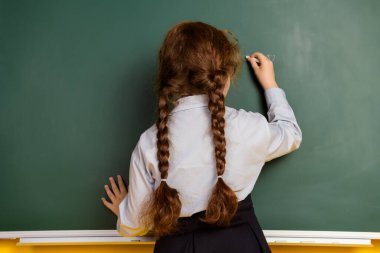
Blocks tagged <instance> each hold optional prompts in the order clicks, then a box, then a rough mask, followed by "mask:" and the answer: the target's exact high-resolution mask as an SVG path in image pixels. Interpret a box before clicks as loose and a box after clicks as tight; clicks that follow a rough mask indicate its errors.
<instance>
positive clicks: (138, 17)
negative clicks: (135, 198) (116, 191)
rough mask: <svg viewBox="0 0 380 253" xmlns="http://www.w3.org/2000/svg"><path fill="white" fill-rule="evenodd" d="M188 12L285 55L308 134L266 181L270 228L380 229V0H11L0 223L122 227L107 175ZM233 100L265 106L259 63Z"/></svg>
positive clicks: (131, 137) (289, 90) (1, 63)
mask: <svg viewBox="0 0 380 253" xmlns="http://www.w3.org/2000/svg"><path fill="white" fill-rule="evenodd" d="M182 20H193V21H195V20H197V21H198V20H199V21H203V22H206V23H209V24H211V25H214V26H216V27H218V28H220V29H229V30H231V31H232V32H234V33H235V35H236V37H237V38H238V39H239V43H240V46H241V50H242V57H244V55H245V54H250V53H253V52H255V51H261V52H263V53H265V54H274V55H275V60H274V65H275V70H276V79H277V82H278V84H279V86H280V87H282V88H283V89H284V90H285V92H286V95H287V98H288V100H289V103H290V104H291V106H292V108H293V110H294V112H295V114H296V117H297V120H298V122H299V124H300V127H301V129H302V131H303V142H302V144H301V146H300V149H299V150H297V151H296V152H294V153H291V154H289V155H287V156H283V157H281V158H278V159H276V160H273V161H271V162H268V163H267V164H266V165H265V166H264V168H263V171H262V173H261V175H260V178H259V180H258V182H257V184H256V185H255V188H254V190H253V192H252V198H253V202H254V205H255V210H256V214H257V216H258V218H259V220H260V222H261V224H262V227H263V229H273V230H329V231H373V232H380V215H379V214H380V187H379V185H380V184H379V183H380V157H379V154H380V152H379V148H380V131H379V129H380V109H379V108H380V99H379V94H380V85H379V80H380V71H379V66H380V50H379V45H380V26H379V24H380V2H379V1H377V0H361V1H360V0H356V1H354V0H332V1H314V0H308V1H301V0H299V1H296V0H287V1H284V0H266V1H253V0H250V1H248V0H237V1H228V0H222V1H211V0H194V1H174V0H170V1H169V0H167V1H146V0H144V1H115V0H113V1H93V0H91V1H90V0H88V1H84V0H79V1H78V0H68V1H47V0H46V1H11V0H8V1H4V0H3V1H0V199H1V204H0V231H24V230H66V229H70V230H71V229H78V230H87V229H115V224H116V217H115V216H114V215H113V214H112V213H111V212H110V211H109V210H108V209H106V208H105V207H104V206H103V204H102V202H101V200H100V197H101V196H106V194H105V192H104V189H103V185H104V184H107V183H108V177H109V176H116V175H117V174H120V175H122V176H123V177H124V179H125V181H126V182H127V180H128V167H129V162H130V155H131V152H132V150H133V148H134V146H135V144H136V143H137V141H138V138H139V136H140V134H141V133H142V132H143V131H145V130H146V129H147V128H148V127H150V126H151V125H152V124H153V123H154V120H155V118H154V109H155V101H156V100H155V97H154V93H153V88H152V87H153V82H154V77H155V73H156V70H157V62H156V59H157V52H158V49H159V47H160V45H161V43H162V40H163V38H164V36H165V33H166V32H167V30H168V29H169V28H170V27H171V26H173V25H174V24H176V23H177V22H180V21H182ZM226 104H227V105H228V106H231V107H235V108H244V109H246V110H251V111H258V112H260V113H262V114H264V115H266V106H265V100H264V98H263V92H262V90H261V88H260V86H259V85H258V84H257V83H256V82H255V80H254V78H253V72H252V70H251V68H250V66H249V65H248V63H246V62H245V63H244V68H243V72H242V75H241V78H240V79H239V80H238V81H237V82H236V87H233V88H231V90H230V91H229V94H228V97H227V100H226Z"/></svg>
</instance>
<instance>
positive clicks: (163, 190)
mask: <svg viewBox="0 0 380 253" xmlns="http://www.w3.org/2000/svg"><path fill="white" fill-rule="evenodd" d="M158 60H159V61H158V63H159V65H158V75H157V77H156V86H155V92H156V93H157V98H158V108H157V121H156V126H157V160H158V168H159V170H160V172H161V178H162V179H165V178H167V176H168V170H169V129H168V126H167V123H168V119H169V113H170V110H171V109H172V108H174V107H175V106H176V105H177V99H178V98H181V97H184V96H189V95H197V94H207V95H208V97H209V103H208V108H209V111H210V113H211V122H210V124H211V129H212V134H213V141H214V145H215V159H216V171H217V175H223V173H224V169H225V164H226V161H225V157H226V140H225V136H224V126H225V121H224V113H225V107H224V100H225V97H224V94H223V89H224V86H225V84H226V83H227V81H228V78H230V80H231V83H233V81H234V80H235V78H236V77H237V76H239V75H240V73H241V65H242V59H241V55H240V48H239V44H238V42H237V39H236V37H235V36H234V35H233V33H232V32H230V31H229V30H227V29H224V30H219V29H217V28H215V27H213V26H211V25H209V24H206V23H203V22H192V21H182V22H180V23H178V24H176V25H175V26H173V27H172V28H171V29H170V30H169V31H168V33H167V35H166V37H165V39H164V42H163V44H162V46H161V48H160V51H159V59H158ZM178 194H179V193H178V191H177V190H176V189H174V188H171V187H170V186H169V185H168V184H167V183H166V181H161V183H160V185H159V187H158V188H157V189H156V190H155V191H154V193H153V194H152V196H150V198H149V200H147V202H146V206H144V208H143V210H142V213H141V215H140V219H141V221H142V223H143V224H145V226H146V227H153V229H154V235H155V236H156V237H161V236H163V235H166V234H170V232H172V231H175V230H176V229H177V225H178V222H177V221H178V218H179V216H180V212H181V207H182V205H181V201H180V199H179V195H178ZM237 206H238V201H237V196H236V194H235V193H234V192H233V191H232V189H231V188H230V187H229V186H228V185H227V184H226V183H225V182H224V181H223V179H222V178H221V177H219V178H218V180H217V183H216V185H215V186H214V188H213V191H212V194H211V196H210V199H209V201H208V206H207V208H206V212H205V216H204V217H201V218H200V220H201V221H203V222H206V223H210V224H216V225H219V226H224V225H228V224H229V223H230V220H231V218H232V217H233V216H234V215H235V213H236V210H237Z"/></svg>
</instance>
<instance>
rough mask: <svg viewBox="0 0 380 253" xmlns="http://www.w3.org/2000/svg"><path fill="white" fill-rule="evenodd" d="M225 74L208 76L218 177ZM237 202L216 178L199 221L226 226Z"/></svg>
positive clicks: (223, 143) (222, 159) (222, 154)
mask: <svg viewBox="0 0 380 253" xmlns="http://www.w3.org/2000/svg"><path fill="white" fill-rule="evenodd" d="M225 76H226V72H225V71H223V70H217V71H215V72H214V73H212V74H210V75H209V78H210V81H211V87H210V89H209V92H208V95H209V104H208V108H209V110H210V112H211V131H212V134H213V140H214V145H215V159H216V172H217V175H218V176H221V175H223V173H224V169H225V165H226V160H225V157H226V140H225V135H224V126H225V120H224V113H225V107H224V95H223V88H224V83H223V80H224V79H225V78H223V77H225ZM237 202H238V200H237V196H236V194H235V193H234V192H233V191H232V189H231V188H230V187H229V186H228V185H227V184H226V183H225V182H224V180H223V179H222V178H221V177H218V179H217V182H216V185H215V186H214V188H213V191H212V193H211V197H210V199H209V202H208V206H207V208H206V216H205V217H204V218H200V220H201V221H203V222H206V223H211V224H217V225H228V224H229V223H230V220H231V219H232V218H233V216H234V215H235V213H236V211H237V206H238V203H237Z"/></svg>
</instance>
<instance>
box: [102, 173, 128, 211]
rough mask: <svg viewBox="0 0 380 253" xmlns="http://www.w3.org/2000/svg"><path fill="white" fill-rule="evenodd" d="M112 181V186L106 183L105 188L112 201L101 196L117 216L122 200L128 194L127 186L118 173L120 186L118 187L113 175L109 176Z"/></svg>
mask: <svg viewBox="0 0 380 253" xmlns="http://www.w3.org/2000/svg"><path fill="white" fill-rule="evenodd" d="M109 180H110V183H111V188H112V191H111V189H110V187H109V186H108V185H104V189H105V191H106V193H107V195H108V197H109V198H110V200H111V202H112V203H110V202H108V201H107V200H106V199H105V198H103V197H102V198H101V199H102V201H103V204H104V205H105V206H106V207H107V208H108V209H110V210H111V211H112V212H113V213H114V214H115V215H116V216H119V205H120V203H121V201H122V200H123V199H124V197H125V196H126V195H127V194H128V191H127V188H126V187H125V185H124V182H123V179H122V177H121V176H120V175H117V180H118V184H119V187H117V185H116V183H115V180H114V179H113V177H110V178H109Z"/></svg>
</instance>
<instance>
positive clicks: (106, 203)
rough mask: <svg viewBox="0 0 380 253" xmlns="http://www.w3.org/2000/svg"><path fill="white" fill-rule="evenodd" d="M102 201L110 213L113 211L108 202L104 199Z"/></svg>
mask: <svg viewBox="0 0 380 253" xmlns="http://www.w3.org/2000/svg"><path fill="white" fill-rule="evenodd" d="M102 201H103V204H104V205H105V206H106V207H107V208H108V209H110V210H111V211H113V205H112V204H111V203H110V202H108V201H107V200H106V199H105V198H103V197H102Z"/></svg>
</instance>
